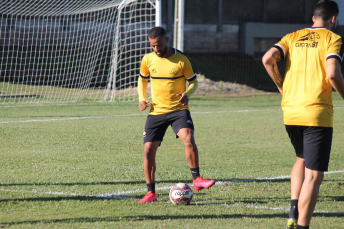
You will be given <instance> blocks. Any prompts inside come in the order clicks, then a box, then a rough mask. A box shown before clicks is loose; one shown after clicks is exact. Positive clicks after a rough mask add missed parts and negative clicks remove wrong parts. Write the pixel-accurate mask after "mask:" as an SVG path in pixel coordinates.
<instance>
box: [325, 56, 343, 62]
mask: <svg viewBox="0 0 344 229" xmlns="http://www.w3.org/2000/svg"><path fill="white" fill-rule="evenodd" d="M331 58H336V59H337V60H338V61H339V63H342V59H341V58H340V57H339V56H338V55H330V56H328V57H327V58H326V60H328V59H331Z"/></svg>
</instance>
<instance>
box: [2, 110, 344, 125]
mask: <svg viewBox="0 0 344 229" xmlns="http://www.w3.org/2000/svg"><path fill="white" fill-rule="evenodd" d="M342 108H344V107H335V108H334V109H342ZM272 110H273V111H277V110H279V111H280V110H281V109H280V108H279V109H260V110H259V109H254V110H234V111H214V112H213V111H204V112H202V111H195V112H192V114H221V113H245V112H258V111H272ZM147 115H148V114H147V113H144V114H123V115H102V116H81V117H69V118H52V119H29V120H18V121H0V124H9V123H28V122H54V121H68V120H79V119H97V118H115V117H133V116H147Z"/></svg>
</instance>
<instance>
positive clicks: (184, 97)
mask: <svg viewBox="0 0 344 229" xmlns="http://www.w3.org/2000/svg"><path fill="white" fill-rule="evenodd" d="M148 40H149V43H150V45H151V47H152V49H153V52H152V53H149V54H146V55H145V56H144V57H143V58H142V62H141V68H140V76H139V81H138V93H139V100H140V101H139V109H140V110H141V111H144V110H145V109H146V108H147V107H149V103H150V112H149V114H148V117H147V120H146V124H145V128H144V131H143V142H144V160H143V168H144V174H145V178H146V184H147V189H148V192H147V194H146V195H145V196H144V197H143V198H142V199H141V200H140V201H139V202H140V203H148V202H152V201H156V200H157V197H156V193H155V170H156V164H155V156H156V152H157V149H158V147H159V146H160V144H161V142H162V140H163V137H164V135H165V132H166V129H167V128H168V126H169V125H171V127H172V129H173V131H174V133H175V134H176V137H177V138H180V139H181V140H182V142H183V144H184V146H185V156H186V159H187V160H188V162H189V167H190V169H191V173H192V177H193V184H194V188H195V189H196V190H197V191H199V190H201V189H203V188H209V187H211V186H212V185H214V183H215V181H214V180H207V179H204V178H203V177H201V176H200V172H199V163H198V149H197V146H196V143H195V138H194V125H193V122H192V119H191V116H190V112H189V106H188V103H189V97H190V96H191V95H192V93H194V92H195V91H196V89H197V87H198V83H197V78H196V74H195V73H194V71H193V69H192V66H191V63H190V61H189V59H188V58H187V57H186V56H185V55H184V54H183V53H182V52H180V51H179V50H177V49H175V48H172V47H169V46H168V41H169V37H167V36H166V31H165V29H164V28H162V27H154V28H152V29H151V30H150V32H149V34H148ZM149 78H150V81H151V101H149V100H147V84H148V79H149ZM186 82H188V88H186Z"/></svg>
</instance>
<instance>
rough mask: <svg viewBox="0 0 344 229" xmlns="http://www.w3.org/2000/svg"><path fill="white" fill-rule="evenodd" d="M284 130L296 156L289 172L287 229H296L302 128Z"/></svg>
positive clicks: (301, 177)
mask: <svg viewBox="0 0 344 229" xmlns="http://www.w3.org/2000/svg"><path fill="white" fill-rule="evenodd" d="M285 128H286V131H287V133H288V136H289V138H290V141H291V143H292V145H293V147H294V149H295V154H296V161H295V163H294V166H293V168H292V170H291V178H290V210H289V215H288V222H287V229H293V228H296V225H297V220H298V217H299V211H298V201H299V196H300V192H301V188H302V184H303V180H304V173H305V172H304V171H305V161H304V158H303V157H304V156H303V127H300V126H289V125H286V126H285Z"/></svg>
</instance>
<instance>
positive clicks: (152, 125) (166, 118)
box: [143, 110, 194, 143]
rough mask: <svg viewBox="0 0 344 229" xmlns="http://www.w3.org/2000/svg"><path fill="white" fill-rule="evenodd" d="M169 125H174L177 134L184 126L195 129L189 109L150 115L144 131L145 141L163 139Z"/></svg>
mask: <svg viewBox="0 0 344 229" xmlns="http://www.w3.org/2000/svg"><path fill="white" fill-rule="evenodd" d="M169 125H171V126H172V129H173V131H174V133H175V134H177V133H178V131H179V130H180V129H182V128H189V129H192V130H194V125H193V121H192V118H191V115H190V111H189V110H177V111H173V112H170V113H167V114H161V115H148V117H147V121H146V125H145V129H144V131H143V142H144V143H146V142H154V141H162V140H163V138H164V135H165V132H166V129H167V127H168V126H169ZM176 137H178V136H176Z"/></svg>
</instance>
